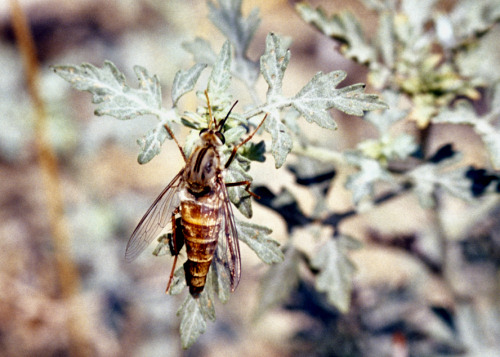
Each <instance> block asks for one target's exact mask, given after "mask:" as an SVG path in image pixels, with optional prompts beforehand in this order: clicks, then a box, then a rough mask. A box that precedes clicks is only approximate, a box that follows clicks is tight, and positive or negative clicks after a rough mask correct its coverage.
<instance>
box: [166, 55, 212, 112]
mask: <svg viewBox="0 0 500 357" xmlns="http://www.w3.org/2000/svg"><path fill="white" fill-rule="evenodd" d="M206 67H207V65H206V64H204V63H197V64H195V65H194V66H193V67H191V68H190V69H188V70H187V71H183V70H180V71H178V72H177V73H176V74H175V78H174V83H173V85H172V103H173V106H174V107H175V106H176V105H177V102H178V100H179V98H180V97H182V96H183V95H184V94H186V93H187V92H189V91H191V90H193V88H194V86H195V84H196V81H198V78H199V77H200V74H201V72H202V71H203V70H204V69H205V68H206Z"/></svg>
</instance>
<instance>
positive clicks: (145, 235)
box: [125, 91, 267, 298]
mask: <svg viewBox="0 0 500 357" xmlns="http://www.w3.org/2000/svg"><path fill="white" fill-rule="evenodd" d="M205 96H206V98H207V105H208V111H209V117H210V122H209V125H208V128H206V129H203V130H201V131H200V138H199V143H198V144H197V146H196V147H195V148H194V149H193V151H192V153H191V155H190V156H189V157H188V158H187V157H186V155H185V154H184V151H183V150H182V148H181V146H180V145H179V143H178V142H177V140H176V139H175V137H174V135H173V133H172V131H171V130H170V128H169V127H168V126H167V125H165V129H166V130H167V132H168V133H169V134H170V136H171V137H172V138H173V139H174V140H175V142H176V143H177V146H178V147H179V150H180V151H181V155H182V157H183V158H184V161H185V166H184V168H183V169H182V170H181V171H180V172H179V173H178V174H177V175H176V176H175V177H174V178H173V180H172V181H171V182H170V183H169V184H168V186H167V187H166V188H165V189H164V190H163V191H162V192H161V193H160V195H159V196H158V197H157V198H156V200H155V201H154V202H153V204H152V205H151V207H149V209H148V210H147V212H146V213H145V214H144V216H143V217H142V219H141V220H140V222H139V224H138V225H137V227H136V228H135V230H134V232H133V233H132V236H131V237H130V239H129V241H128V244H127V249H126V251H125V259H126V260H127V261H132V260H133V259H135V258H136V257H137V256H138V255H139V254H140V253H141V252H142V251H143V250H144V249H145V248H146V247H147V246H148V245H149V244H150V243H151V242H152V241H153V239H154V238H155V237H156V236H157V235H158V233H159V232H160V231H161V230H162V229H163V228H164V227H165V226H166V225H167V224H169V223H170V224H171V225H172V227H171V229H172V233H171V239H170V250H171V253H172V255H173V256H174V262H173V266H172V270H171V272H170V278H169V281H168V284H167V289H166V291H168V290H169V288H170V284H171V283H172V279H173V276H174V271H175V266H176V263H177V257H178V255H179V252H180V250H181V248H182V246H183V245H184V244H185V245H186V251H187V260H186V262H185V263H184V273H185V277H186V284H187V286H188V287H189V292H190V294H191V295H192V296H193V297H195V298H196V297H198V296H199V295H200V293H201V292H202V291H203V288H204V286H205V281H206V277H207V274H208V271H209V268H210V265H211V263H212V259H213V257H214V255H215V256H216V257H217V259H221V261H222V262H223V263H224V267H225V269H227V272H228V276H229V280H230V288H231V292H234V290H235V289H236V287H237V286H238V283H239V281H240V276H241V259H240V248H239V243H238V232H237V230H236V225H235V222H234V216H233V211H232V208H231V203H230V201H229V198H228V193H227V187H230V186H242V185H245V190H246V191H247V192H248V193H249V194H250V195H252V196H254V197H257V196H256V195H255V194H254V193H252V192H251V191H250V190H249V187H250V182H249V181H240V182H231V183H226V182H225V181H224V173H225V170H226V169H227V168H228V167H229V165H230V164H231V162H232V161H233V160H234V158H235V157H236V152H237V151H238V149H239V148H240V147H241V146H242V145H243V144H245V143H246V142H248V141H249V140H250V139H251V138H252V137H253V135H254V134H255V133H256V132H257V131H258V130H259V128H260V127H261V126H262V124H263V123H264V121H265V120H266V117H267V115H266V116H264V119H262V121H261V122H260V124H259V125H258V126H257V128H256V129H255V131H254V132H253V133H251V134H250V135H249V136H248V137H247V138H246V139H245V140H243V141H242V142H241V143H239V144H238V145H236V146H235V147H234V148H233V150H232V153H231V155H230V156H229V159H228V160H227V161H226V163H225V164H223V163H222V161H221V153H220V149H221V148H222V146H223V145H224V142H225V138H224V135H223V132H222V131H223V129H224V124H225V123H226V120H227V119H228V118H229V114H230V113H231V111H232V110H233V108H234V106H235V105H236V103H237V102H235V103H234V104H233V106H232V107H231V109H229V112H228V113H227V115H226V117H225V118H224V119H223V120H221V121H220V122H219V123H218V124H217V123H216V122H215V119H214V117H213V115H212V110H211V106H210V101H209V98H208V93H207V91H205ZM219 240H222V241H221V242H220V243H222V244H219V247H218V241H219Z"/></svg>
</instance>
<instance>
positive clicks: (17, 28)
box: [10, 0, 89, 356]
mask: <svg viewBox="0 0 500 357" xmlns="http://www.w3.org/2000/svg"><path fill="white" fill-rule="evenodd" d="M10 5H11V13H12V23H13V27H14V33H15V36H16V40H17V43H18V45H19V50H20V52H21V56H22V59H23V65H24V69H25V72H26V83H27V86H28V91H29V94H30V96H31V99H32V100H33V105H34V109H35V144H36V148H37V151H38V162H39V164H40V169H41V174H42V179H43V185H44V188H45V194H46V197H47V211H48V218H49V224H50V230H51V232H52V239H53V246H54V255H55V263H56V269H57V272H58V275H59V283H60V289H61V295H62V298H63V299H65V300H66V303H68V304H70V305H69V306H68V308H69V309H70V310H71V312H73V315H71V316H70V317H69V318H68V320H67V324H68V334H69V343H68V344H69V351H70V355H71V356H84V355H88V353H89V349H88V348H86V347H87V346H86V344H85V342H84V339H83V338H82V327H83V326H82V325H83V324H82V320H83V316H82V313H81V312H78V313H76V311H77V307H76V306H73V305H74V297H75V296H76V295H77V293H78V290H79V285H80V282H79V280H80V279H79V276H78V273H77V269H76V267H75V264H74V262H73V260H72V258H71V256H70V255H69V251H70V242H69V229H68V225H67V222H66V220H65V218H64V213H63V212H64V207H63V199H62V193H61V183H60V178H59V172H58V163H57V158H56V155H55V153H54V151H53V149H52V147H51V145H50V143H49V141H48V139H47V112H46V109H45V104H44V102H43V100H42V98H41V95H40V92H39V64H38V60H37V56H36V49H35V44H34V41H33V37H32V35H31V33H30V29H29V26H28V21H27V19H26V16H25V14H24V12H23V10H22V9H21V7H20V5H19V3H18V1H17V0H11V1H10ZM72 298H73V299H72ZM80 310H81V309H80Z"/></svg>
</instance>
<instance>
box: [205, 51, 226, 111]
mask: <svg viewBox="0 0 500 357" xmlns="http://www.w3.org/2000/svg"><path fill="white" fill-rule="evenodd" d="M230 85H231V44H230V43H229V41H226V42H225V43H224V45H222V49H221V51H220V53H219V55H218V56H217V59H216V60H215V63H214V65H213V68H212V72H211V74H210V77H209V79H208V85H207V91H208V96H209V98H210V102H211V104H212V106H214V105H217V103H219V102H221V101H225V100H226V98H228V96H229V94H228V93H227V89H228V88H229V86H230ZM219 104H220V103H219Z"/></svg>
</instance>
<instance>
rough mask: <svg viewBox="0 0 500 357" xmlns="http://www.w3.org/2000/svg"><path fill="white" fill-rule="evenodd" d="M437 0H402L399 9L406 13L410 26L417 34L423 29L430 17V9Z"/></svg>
mask: <svg viewBox="0 0 500 357" xmlns="http://www.w3.org/2000/svg"><path fill="white" fill-rule="evenodd" d="M436 1H437V0H403V1H402V2H401V11H402V13H403V14H405V15H406V18H407V19H408V21H409V23H410V27H411V28H412V29H413V31H414V32H415V35H418V34H420V33H422V32H423V31H424V25H425V23H426V22H427V21H429V20H430V19H431V18H432V13H433V11H432V9H433V8H434V5H435V3H436Z"/></svg>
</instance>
